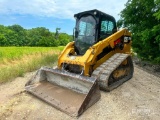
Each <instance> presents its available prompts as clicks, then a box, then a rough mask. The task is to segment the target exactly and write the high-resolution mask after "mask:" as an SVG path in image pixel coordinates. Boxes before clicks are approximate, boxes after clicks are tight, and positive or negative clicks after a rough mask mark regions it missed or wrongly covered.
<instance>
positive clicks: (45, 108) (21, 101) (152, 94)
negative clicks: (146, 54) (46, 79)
mask: <svg viewBox="0 0 160 120" xmlns="http://www.w3.org/2000/svg"><path fill="white" fill-rule="evenodd" d="M34 73H35V72H31V73H27V74H25V76H24V77H18V78H16V79H15V80H14V81H12V82H8V83H5V84H1V85H0V96H1V97H0V119H3V120H4V119H7V120H15V119H16V120H21V119H23V120H45V119H46V120H54V119H55V120H63V119H67V120H73V119H77V118H72V117H70V116H68V115H66V114H65V113H63V112H61V111H59V110H57V109H55V108H54V107H52V106H50V105H49V104H47V103H45V102H43V101H41V100H39V99H38V98H36V97H35V96H33V95H31V94H29V93H26V92H25V91H24V85H25V83H26V82H27V81H28V80H29V78H30V77H31V76H32V75H33V74H34ZM159 118H160V78H159V77H157V76H155V75H153V74H150V73H148V72H146V71H143V70H142V69H139V68H138V67H137V66H135V72H134V76H133V78H132V79H131V80H129V81H127V82H126V83H124V84H123V85H121V86H120V87H118V88H117V89H115V90H113V91H112V92H109V93H108V92H103V91H101V99H100V100H99V101H98V102H97V103H96V104H95V105H93V106H91V107H90V108H89V109H88V110H87V111H85V112H84V113H83V114H82V115H81V116H80V117H79V118H78V119H79V120H84V119H85V120H90V119H91V120H106V119H109V120H117V119H118V120H144V119H145V120H159Z"/></svg>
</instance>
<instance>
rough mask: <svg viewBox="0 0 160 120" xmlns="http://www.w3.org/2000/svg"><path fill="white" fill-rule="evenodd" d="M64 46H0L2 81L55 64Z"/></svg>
mask: <svg viewBox="0 0 160 120" xmlns="http://www.w3.org/2000/svg"><path fill="white" fill-rule="evenodd" d="M63 48H64V47H0V83H2V82H6V81H9V80H11V79H12V78H15V77H18V76H23V75H24V73H25V72H30V71H33V70H36V69H39V68H40V67H41V66H46V65H47V66H53V64H54V62H55V61H56V60H57V58H58V54H60V52H61V51H62V50H63Z"/></svg>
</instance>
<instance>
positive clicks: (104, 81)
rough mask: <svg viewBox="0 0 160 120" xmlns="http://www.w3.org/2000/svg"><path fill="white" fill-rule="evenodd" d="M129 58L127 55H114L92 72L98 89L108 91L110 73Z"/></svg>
mask: <svg viewBox="0 0 160 120" xmlns="http://www.w3.org/2000/svg"><path fill="white" fill-rule="evenodd" d="M128 56H129V54H123V53H116V54H114V55H113V56H112V57H110V58H109V59H108V60H106V62H104V63H103V64H101V65H100V66H99V67H97V68H96V70H94V71H93V73H92V77H96V78H97V79H98V82H99V86H100V89H102V90H106V91H110V89H109V88H108V80H109V77H110V75H111V73H112V72H113V71H114V70H115V69H116V68H117V67H118V66H119V65H120V64H121V63H122V62H123V61H124V60H125V59H126V58H127V57H128Z"/></svg>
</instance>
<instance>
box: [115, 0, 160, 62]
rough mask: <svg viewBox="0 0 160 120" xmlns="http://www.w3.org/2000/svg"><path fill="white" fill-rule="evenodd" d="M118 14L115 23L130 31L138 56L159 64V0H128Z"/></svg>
mask: <svg viewBox="0 0 160 120" xmlns="http://www.w3.org/2000/svg"><path fill="white" fill-rule="evenodd" d="M120 16H121V18H120V20H119V21H118V22H117V25H118V27H127V28H128V29H129V30H130V31H131V32H132V38H133V49H134V51H135V52H137V54H138V56H139V57H140V58H142V59H144V60H148V61H152V62H155V63H158V64H160V34H159V33H160V0H128V2H127V3H126V4H125V9H123V10H122V11H121V13H120Z"/></svg>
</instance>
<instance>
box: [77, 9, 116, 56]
mask: <svg viewBox="0 0 160 120" xmlns="http://www.w3.org/2000/svg"><path fill="white" fill-rule="evenodd" d="M74 17H75V18H76V28H75V51H76V53H77V54H78V55H83V54H85V52H86V51H87V50H88V49H89V47H90V46H92V45H94V44H95V43H97V42H99V41H100V40H103V39H105V38H107V37H108V36H110V35H112V34H113V33H114V32H116V31H117V27H116V21H115V19H114V17H112V16H110V15H108V14H105V13H103V12H101V11H99V10H96V9H95V10H90V11H85V12H81V13H78V14H75V15H74Z"/></svg>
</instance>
